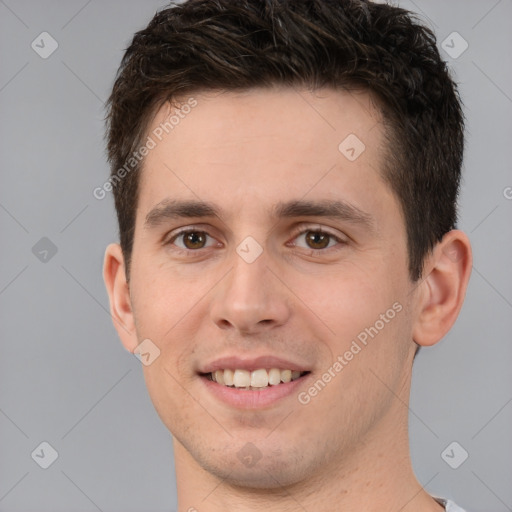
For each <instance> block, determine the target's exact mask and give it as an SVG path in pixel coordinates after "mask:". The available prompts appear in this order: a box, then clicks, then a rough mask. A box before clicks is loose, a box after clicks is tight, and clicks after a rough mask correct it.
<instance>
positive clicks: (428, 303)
mask: <svg viewBox="0 0 512 512" xmlns="http://www.w3.org/2000/svg"><path fill="white" fill-rule="evenodd" d="M426 263H427V264H426V265H425V272H426V276H424V277H423V278H422V279H423V282H422V283H421V285H420V286H421V288H422V289H421V290H420V293H419V294H418V297H419V299H418V300H419V304H418V309H417V317H416V320H415V325H414V329H413V339H414V341H415V342H416V343H417V344H418V345H422V346H430V345H434V344H435V343H437V342H438V341H440V340H441V339H442V338H443V336H444V335H445V334H446V333H447V332H448V331H449V330H450V329H451V327H452V326H453V324H454V323H455V320H456V319H457V316H458V315H459V312H460V310H461V308H462V304H463V302H464V297H465V295H466V289H467V285H468V282H469V277H470V275H471V269H472V265H473V260H472V254H471V244H470V242H469V239H468V237H467V235H466V234H465V233H463V232H462V231H459V230H452V231H450V232H448V233H446V234H445V235H444V237H443V239H442V240H441V241H440V242H439V243H438V244H437V245H436V246H435V247H434V249H433V251H432V254H431V255H430V256H429V257H428V260H427V262H426Z"/></svg>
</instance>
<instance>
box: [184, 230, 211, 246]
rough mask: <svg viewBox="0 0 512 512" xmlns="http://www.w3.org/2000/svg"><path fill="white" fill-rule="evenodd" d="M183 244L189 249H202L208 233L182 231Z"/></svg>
mask: <svg viewBox="0 0 512 512" xmlns="http://www.w3.org/2000/svg"><path fill="white" fill-rule="evenodd" d="M179 236H182V237H183V244H184V245H185V247H186V248H187V249H202V248H203V247H204V246H205V245H206V233H204V232H202V231H189V232H187V233H181V235H179Z"/></svg>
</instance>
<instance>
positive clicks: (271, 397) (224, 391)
mask: <svg viewBox="0 0 512 512" xmlns="http://www.w3.org/2000/svg"><path fill="white" fill-rule="evenodd" d="M310 375H311V374H310V373H307V374H306V375H303V376H302V377H299V378H298V379H295V380H292V381H290V382H282V383H281V384H278V385H277V386H268V387H266V388H262V389H258V390H251V389H238V388H230V387H228V386H223V385H222V384H218V383H217V382H214V381H212V380H209V379H208V378H207V377H201V380H202V381H203V382H204V384H205V386H206V388H207V389H208V391H209V392H210V393H212V394H213V395H214V396H215V397H216V398H218V399H219V400H221V401H222V402H224V403H226V404H228V405H230V406H232V407H237V408H239V409H260V408H263V407H268V406H271V405H274V404H275V403H277V402H278V401H279V400H282V399H283V398H285V397H287V396H290V395H293V394H295V395H296V394H297V390H298V388H299V387H300V386H302V384H303V383H304V381H305V380H306V378H307V377H309V376H310Z"/></svg>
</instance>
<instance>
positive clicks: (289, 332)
mask: <svg viewBox="0 0 512 512" xmlns="http://www.w3.org/2000/svg"><path fill="white" fill-rule="evenodd" d="M194 97H195V99H196V100H197V105H196V106H194V107H193V108H192V109H191V111H190V113H188V114H186V115H182V117H183V118H181V117H180V120H179V123H178V124H176V125H175V127H174V129H173V130H172V131H170V132H169V134H165V132H164V134H163V136H162V140H161V141H159V140H158V138H157V137H155V136H154V135H152V134H154V133H161V130H160V131H158V127H159V126H160V124H161V123H163V122H165V121H166V120H167V118H168V116H169V113H170V112H169V110H168V109H167V108H162V110H161V111H160V112H159V113H158V115H157V116H156V118H155V120H154V122H153V124H152V126H151V127H150V129H149V131H148V134H149V135H150V136H151V137H152V138H153V139H154V140H155V142H157V144H156V147H154V148H153V149H151V150H150V151H149V154H148V155H147V157H146V161H145V164H144V168H143V172H142V175H141V181H140V195H139V203H138V207H137V217H136V227H135V235H134V246H133V254H132V264H131V265H132V266H131V281H130V297H131V305H132V308H133V312H134V319H135V325H136V331H137V338H138V340H139V342H140V341H142V340H143V339H146V338H149V339H150V340H151V341H152V342H153V343H154V344H155V345H156V346H157V347H158V348H159V350H160V356H159V357H158V358H157V359H155V361H154V362H153V363H152V364H150V365H148V366H145V367H144V373H145V379H146V382H147V386H148V390H149V394H150V396H151V398H152V401H153V403H154V405H155V407H156V410H157V411H158V413H159V415H160V417H161V418H162V420H163V422H164V423H165V425H166V426H167V427H168V428H169V430H170V431H171V432H172V434H173V435H174V438H175V440H176V441H177V442H178V443H179V446H180V447H181V449H183V447H184V448H185V450H183V452H184V453H188V454H189V455H190V456H191V457H192V458H193V459H194V460H195V461H196V462H197V463H198V464H199V465H200V466H201V467H202V468H204V469H207V470H208V471H210V472H211V473H213V474H215V475H217V476H219V477H221V478H227V479H228V480H231V481H234V482H237V483H239V484H243V485H249V486H256V487H258V486H266V487H275V486H278V485H284V484H287V483H294V482H298V481H300V480H301V479H303V478H306V477H312V476H314V475H319V474H320V473H321V472H324V471H329V470H330V469H332V468H334V467H335V466H336V467H340V463H341V462H342V461H343V460H344V458H346V457H349V456H350V455H351V454H353V453H354V451H357V450H358V449H359V448H360V447H361V446H362V444H363V443H364V441H365V440H366V439H368V438H369V436H376V435H378V434H379V432H380V431H381V430H382V429H384V428H388V427H389V425H390V424H391V420H390V418H394V420H396V418H397V416H400V418H401V420H403V421H404V422H406V413H407V408H405V407H404V406H403V403H400V401H399V400H396V396H395V395H397V396H399V397H403V400H407V394H408V386H407V384H406V383H407V382H408V378H409V376H410V366H411V361H412V358H413V353H414V344H413V342H412V334H411V333H412V324H413V319H414V294H411V292H412V291H413V289H414V283H412V282H410V280H409V277H408V261H407V249H406V234H405V224H404V220H403V217H402V214H401V211H400V208H399V204H398V201H397V199H396V198H395V196H394V194H393V193H392V191H391V190H390V188H389V186H388V185H387V184H386V183H385V182H384V181H383V179H382V177H381V174H380V172H381V169H382V168H383V164H384V161H383V159H384V156H383V147H384V137H383V126H382V124H381V122H380V116H379V112H378V111H377V110H376V108H375V106H374V105H373V104H372V102H371V101H370V98H369V96H368V95H367V94H365V93H357V94H356V93H348V92H341V91H332V90H327V89H323V90H320V91H317V92H316V93H314V94H313V93H310V92H308V91H305V90H301V91H295V90H293V89H291V88H282V89H276V90H250V91H249V92H244V93H231V92H230V93H222V94H220V93H215V94H214V93H211V92H210V93H208V94H197V95H195V96H194ZM187 110H188V109H187ZM154 130H157V131H156V132H155V131H154ZM347 137H349V138H348V139H347ZM356 137H357V138H356ZM340 144H341V145H340ZM362 144H364V146H363V145H362ZM192 203H207V204H208V206H210V207H213V208H214V209H215V210H216V212H217V215H211V212H209V211H208V210H207V209H205V208H202V211H201V208H199V206H200V204H196V205H193V204H192ZM334 205H337V210H336V211H335V210H334V209H333V208H332V207H333V206H334ZM166 206H167V208H165V207H166ZM184 229H185V230H187V231H189V233H188V234H185V235H183V234H182V235H178V233H179V232H180V231H182V230H184ZM350 354H352V355H350ZM336 362H337V363H338V364H336ZM215 369H217V370H220V372H218V373H217V374H216V375H217V378H218V379H221V378H224V379H226V380H227V381H228V382H231V381H230V375H231V373H230V372H229V370H231V372H234V373H235V374H236V375H235V377H234V378H235V384H238V385H241V386H243V387H241V388H238V387H228V386H226V384H222V383H218V382H214V381H212V380H210V372H211V371H212V370H215ZM271 369H274V370H272V371H270V372H269V371H268V370H271ZM222 370H228V371H227V372H225V371H224V372H222ZM235 370H238V371H235ZM240 370H242V371H240ZM255 370H267V372H262V371H258V372H256V373H255V374H254V375H253V374H252V373H251V372H252V371H255ZM277 370H279V372H277ZM287 370H295V371H300V372H307V373H305V374H302V373H301V375H302V376H301V377H300V378H298V379H296V380H293V381H291V382H288V383H286V382H282V383H280V384H277V383H276V382H277V381H281V380H284V381H287V380H288V379H289V375H290V374H289V372H288V371H287ZM269 375H270V378H271V381H272V382H273V384H271V385H267V387H263V388H258V389H253V388H252V386H251V389H245V386H246V385H247V383H248V382H249V381H247V380H245V379H247V378H249V379H250V378H252V377H254V381H253V383H254V384H255V388H256V386H262V385H264V384H265V379H266V378H268V376H269ZM296 375H297V374H296V373H294V374H293V376H294V377H295V376H296ZM266 376H267V377H266ZM274 379H277V380H274ZM315 383H316V384H315ZM312 389H313V390H312ZM315 390H316V391H315Z"/></svg>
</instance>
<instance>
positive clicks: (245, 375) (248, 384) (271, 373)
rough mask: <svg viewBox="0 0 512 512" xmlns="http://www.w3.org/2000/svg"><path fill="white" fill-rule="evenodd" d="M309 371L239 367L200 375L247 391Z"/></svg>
mask: <svg viewBox="0 0 512 512" xmlns="http://www.w3.org/2000/svg"><path fill="white" fill-rule="evenodd" d="M309 373H310V372H309V371H303V372H301V371H298V370H287V369H284V370H282V369H280V368H270V369H265V368H261V369H258V370H253V371H248V370H241V369H235V370H231V369H225V370H216V371H214V372H209V373H202V374H200V375H201V377H203V378H206V379H208V380H210V381H213V382H216V383H217V384H219V385H221V386H225V387H228V388H236V389H241V390H247V391H258V390H262V389H266V388H269V387H275V386H279V385H280V384H286V383H288V382H291V381H294V380H297V379H300V378H301V377H303V376H304V375H307V374H309Z"/></svg>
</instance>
